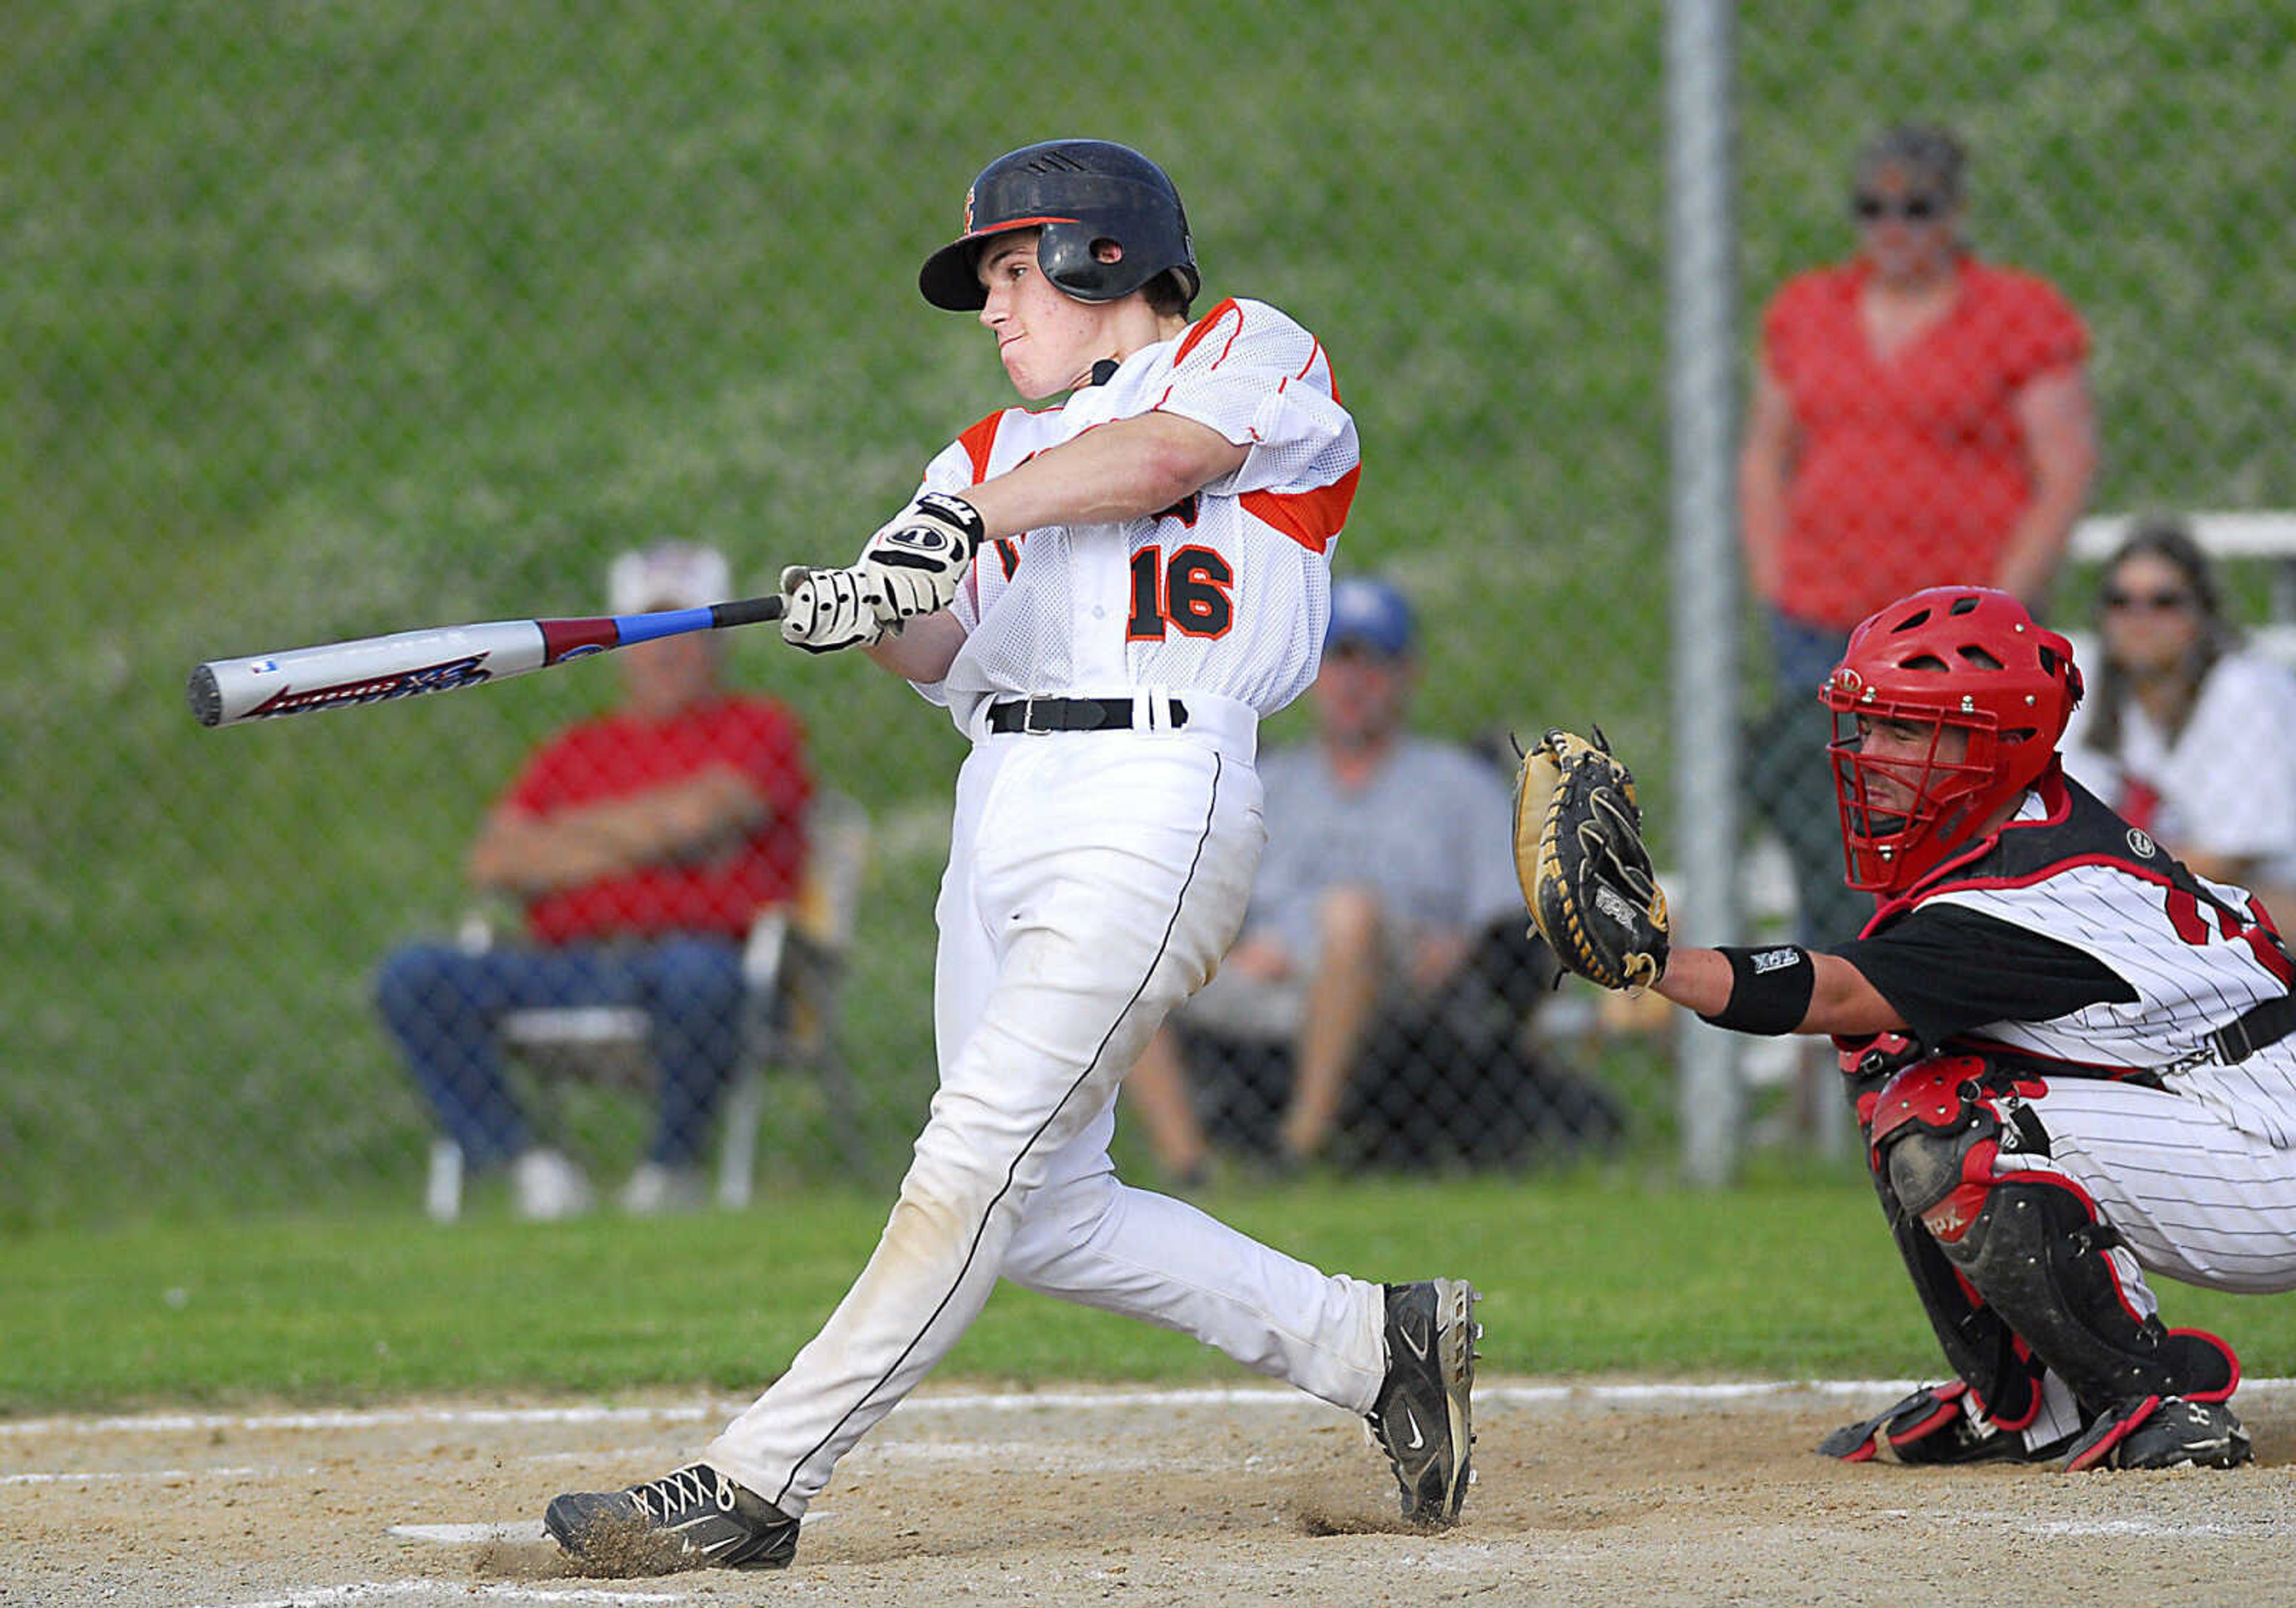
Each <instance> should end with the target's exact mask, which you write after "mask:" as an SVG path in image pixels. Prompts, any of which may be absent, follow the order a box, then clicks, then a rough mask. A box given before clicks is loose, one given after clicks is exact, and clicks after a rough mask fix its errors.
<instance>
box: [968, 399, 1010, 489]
mask: <svg viewBox="0 0 2296 1608" xmlns="http://www.w3.org/2000/svg"><path fill="white" fill-rule="evenodd" d="M1004 420H1005V415H1004V414H1002V413H991V414H989V415H988V418H986V419H983V420H980V422H979V423H978V424H974V425H971V426H968V427H967V428H966V429H965V432H964V434H963V435H962V436H959V437H957V438H956V439H957V442H958V444H959V445H962V446H963V447H964V455H965V456H966V457H968V458H970V459H972V483H973V485H975V486H978V485H980V483H981V482H982V481H983V480H986V479H988V454H989V453H991V452H993V451H995V450H996V429H997V427H998V426H999V425H1000V424H1002V423H1003V422H1004Z"/></svg>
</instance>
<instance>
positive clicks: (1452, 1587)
mask: <svg viewBox="0 0 2296 1608" xmlns="http://www.w3.org/2000/svg"><path fill="white" fill-rule="evenodd" d="M1911 1383H1912V1382H1910V1381H1905V1380H1879V1381H1859V1382H1848V1381H1833V1382H1824V1383H1816V1384H1810V1383H1804V1384H1749V1383H1677V1382H1658V1381H1636V1380H1598V1381H1574V1382H1570V1383H1558V1382H1547V1381H1541V1380H1536V1379H1527V1378H1517V1379H1508V1378H1492V1377H1488V1376H1487V1377H1486V1378H1484V1379H1483V1380H1482V1381H1480V1382H1479V1384H1478V1385H1477V1390H1476V1403H1477V1426H1478V1431H1479V1440H1478V1441H1477V1444H1476V1448H1475V1467H1476V1470H1477V1476H1478V1478H1477V1483H1476V1485H1475V1488H1474V1490H1473V1491H1472V1493H1471V1495H1470V1497H1469V1498H1468V1502H1467V1507H1466V1512H1465V1514H1464V1518H1463V1520H1462V1522H1461V1523H1460V1524H1459V1525H1458V1526H1457V1527H1456V1528H1455V1529H1452V1530H1443V1531H1437V1532H1431V1533H1430V1532H1423V1531H1418V1530H1412V1529H1410V1528H1408V1527H1406V1526H1405V1525H1404V1524H1403V1523H1402V1522H1400V1521H1399V1519H1398V1517H1397V1504H1396V1493H1395V1489H1394V1483H1393V1481H1392V1479H1391V1478H1390V1475H1389V1474H1388V1472H1387V1469H1386V1465H1385V1463H1384V1461H1383V1460H1382V1458H1381V1457H1380V1456H1379V1454H1378V1452H1377V1451H1376V1450H1375V1449H1374V1447H1373V1446H1372V1444H1371V1441H1370V1440H1369V1437H1368V1436H1367V1434H1366V1433H1365V1430H1364V1427H1363V1425H1362V1424H1361V1422H1360V1421H1359V1420H1357V1419H1355V1418H1352V1417H1350V1416H1349V1415H1347V1414H1345V1413H1341V1412H1339V1411H1337V1410H1336V1409H1333V1408H1329V1407H1326V1406H1324V1405H1323V1404H1321V1403H1318V1402H1315V1401H1312V1400H1308V1399H1307V1398H1305V1397H1302V1396H1300V1395H1298V1394H1296V1393H1293V1392H1288V1391H1283V1390H1279V1389H1275V1388H1271V1387H1261V1386H1256V1385H1254V1386H1244V1387H1240V1388H1237V1389H1233V1390H1218V1389H1199V1390H1153V1391H1150V1390H1126V1389H1120V1388H1098V1387H1078V1388H1072V1389H1071V1388H1060V1389H1040V1390H1035V1391H1025V1392H1005V1391H996V1390H992V1389H985V1388H971V1387H965V1386H961V1385H956V1384H950V1385H946V1386H936V1387H929V1388H928V1389H927V1390H925V1391H923V1392H920V1393H919V1394H918V1395H917V1396H916V1397H914V1399H912V1400H910V1401H909V1402H907V1403H906V1404H905V1405H904V1406H903V1407H901V1408H899V1409H898V1410H897V1411H896V1412H895V1413H894V1414H893V1415H892V1416H890V1417H889V1418H888V1419H887V1420H886V1421H885V1422H884V1423H883V1424H881V1425H880V1426H878V1428H877V1429H876V1430H875V1431H874V1432H873V1433H872V1434H871V1435H870V1436H869V1437H868V1438H867V1439H866V1440H865V1441H863V1442H862V1443H861V1445H860V1446H859V1447H858V1448H857V1449H855V1451H854V1452H853V1453H852V1455H851V1456H849V1457H848V1458H847V1459H846V1461H845V1462H844V1464H843V1465H841V1466H840V1468H839V1470H838V1473H837V1477H836V1478H835V1480H833V1481H832V1483H831V1485H830V1488H829V1490H827V1491H826V1492H824V1495H823V1497H822V1498H821V1499H820V1500H819V1501H818V1502H817V1503H816V1505H815V1507H814V1510H813V1511H812V1512H811V1513H810V1514H808V1515H807V1522H806V1524H805V1527H804V1530H803V1532H802V1536H801V1539H800V1540H799V1546H798V1554H797V1561H796V1563H795V1564H794V1566H793V1567H791V1569H790V1570H789V1571H786V1572H785V1573H778V1574H752V1573H729V1572H724V1571H709V1570H699V1571H690V1572H686V1573H681V1574H674V1575H668V1576H662V1577H653V1578H644V1579H609V1578H597V1577H594V1576H590V1575H586V1574H584V1573H583V1572H581V1567H580V1565H579V1564H578V1563H575V1562H574V1561H573V1560H570V1559H568V1558H566V1557H565V1556H563V1555H562V1554H561V1553H560V1552H559V1551H558V1549H557V1547H555V1546H554V1545H553V1544H552V1543H551V1542H550V1541H549V1540H548V1539H546V1538H545V1536H544V1534H543V1532H542V1530H541V1526H540V1523H539V1521H538V1515H539V1514H540V1513H541V1510H542V1508H543V1506H544V1505H545V1503H546V1502H547V1501H548V1500H549V1499H550V1498H551V1497H552V1496H553V1494H555V1493H556V1492H558V1491H561V1490H576V1489H604V1488H608V1487H611V1486H614V1485H620V1484H625V1483H627V1482H629V1481H633V1480H637V1479H643V1478H650V1477H652V1476H653V1475H655V1474H659V1473H664V1472H666V1471H667V1470H668V1469H669V1468H671V1467H672V1466H674V1465H676V1464H678V1463H680V1462H683V1461H685V1460H688V1459H690V1458H691V1457H693V1455H694V1452H695V1450H696V1449H698V1448H699V1447H700V1446H701V1445H702V1444H703V1443H704V1442H706V1441H708V1440H709V1438H710V1436H711V1435H713V1434H714V1433H716V1432H717V1427H718V1426H719V1425H720V1424H722V1423H723V1422H724V1421H725V1420H726V1418H728V1417H730V1416H732V1415H733V1414H734V1413H735V1412H737V1411H738V1410H739V1409H740V1408H741V1406H742V1403H741V1402H739V1401H736V1400H709V1399H704V1398H701V1397H700V1396H697V1395H693V1394H680V1395H671V1394H662V1395H659V1396H648V1397H639V1398H624V1399H619V1400H616V1401H614V1402H612V1403H610V1404H604V1403H574V1404H569V1403H564V1402H540V1401H536V1402H522V1403H512V1404H505V1403H501V1402H468V1401H424V1402H417V1403H407V1404H402V1405H398V1406H391V1407H383V1408H362V1409H349V1408H345V1409H338V1410H318V1411H311V1410H281V1411H262V1410H250V1411H245V1412H238V1413H196V1414H150V1415H139V1416H117V1417H55V1418H43V1419H37V1420H19V1421H15V1422H7V1423H0V1535H4V1536H5V1537H6V1538H7V1540H6V1542H5V1543H4V1545H0V1604H6V1605H7V1608H14V1605H15V1604H27V1605H29V1604H43V1605H45V1604H80V1603H102V1604H116V1605H118V1608H160V1605H162V1604H164V1605H166V1608H323V1605H332V1604H406V1605H408V1608H424V1605H427V1604H441V1605H443V1604H471V1603H484V1604H733V1603H745V1604H746V1603H756V1602H761V1601H767V1600H775V1601H778V1600H784V1599H785V1600H789V1601H793V1602H815V1603H839V1604H865V1605H866V1604H909V1603H939V1602H945V1601H951V1600H956V1599H960V1598H961V1599H963V1600H965V1601H968V1602H972V1603H986V1604H1004V1603H1013V1604H1020V1603H1032V1604H1063V1603H1087V1602H1115V1603H1132V1604H1220V1605H1222V1608H1226V1605H1227V1604H1251V1603H1261V1602H1272V1601H1285V1602H1298V1603H1320V1602H1332V1603H1346V1604H1378V1603H1390V1602H1391V1603H1398V1604H1401V1603H1409V1604H1429V1603H1441V1602H1451V1601H1463V1600H1472V1601H1475V1602H1478V1603H1518V1602H1520V1603H1576V1602H1587V1603H1600V1604H1604V1605H1605V1608H1615V1604H1618V1603H1620V1601H1628V1602H1631V1601H1634V1600H1636V1599H1637V1598H1641V1599H1644V1600H1648V1601H1651V1602H1653V1603H1668V1604H1673V1603H1716V1604H1720V1603H1762V1602H1777V1603H1788V1602H1794V1603H1807V1602H1818V1601H1825V1602H1859V1601H1874V1602H1890V1603H1892V1604H1902V1603H1907V1602H1915V1603H1918V1602H1929V1601H1935V1602H1945V1601H1948V1600H1953V1599H1956V1598H1957V1597H1962V1596H1967V1595H1968V1594H1970V1593H1972V1592H1977V1593H1978V1594H1979V1595H1996V1593H1995V1592H1994V1591H1993V1589H1992V1588H1985V1587H1984V1584H1983V1583H1984V1582H1989V1581H1990V1582H1994V1583H1995V1585H1996V1586H2005V1584H2006V1580H2007V1579H2008V1577H2013V1590H2014V1592H2015V1595H2016V1596H2018V1597H2019V1599H2020V1600H2021V1602H2025V1603H2050V1602H2064V1603H2073V1602H2080V1603H2083V1604H2093V1603H2094V1601H2095V1594H2096V1590H2097V1584H2098V1582H2099V1581H2100V1580H2108V1579H2109V1580H2112V1581H2113V1582H2114V1585H2113V1588H2112V1590H2113V1595H2114V1596H2116V1598H2122V1599H2127V1600H2136V1599H2138V1598H2161V1597H2171V1596H2176V1597H2183V1598H2186V1599H2189V1600H2199V1601H2212V1600H2223V1599H2227V1598H2232V1597H2235V1596H2237V1597H2242V1598H2245V1599H2247V1600H2251V1601H2274V1600H2289V1599H2291V1598H2296V1546H2292V1545H2291V1542H2292V1540H2296V1490H2292V1485H2291V1481H2290V1480H2289V1478H2288V1470H2289V1467H2290V1465H2292V1464H2296V1384H2292V1383H2291V1382H2289V1381H2286V1380H2264V1381H2251V1382H2249V1383H2247V1384H2243V1386H2242V1388H2241V1391H2240V1393H2239V1395H2238V1396H2237V1397H2236V1398H2235V1406H2236V1407H2237V1408H2239V1410H2240V1411H2241V1413H2242V1415H2243V1417H2244V1418H2245V1420H2246V1421H2247V1424H2248V1426H2249V1429H2250V1431H2251V1434H2252V1435H2253V1437H2254V1440H2255V1446H2256V1455H2257V1461H2256V1464H2255V1465H2254V1466H2251V1467H2249V1468H2243V1469H2238V1470H2235V1471H2232V1472H2229V1473H2224V1472H2202V1471H2194V1470H2177V1471H2170V1472H2167V1473H2094V1474H2085V1475H2069V1474H2062V1473H2057V1472H2055V1471H2054V1469H2052V1468H2048V1467H2027V1466H2021V1465H2000V1464H1993V1465H1980V1466H1976V1467H1971V1468H1962V1469H1937V1468H1900V1467H1896V1466H1890V1465H1876V1464H1864V1465H1848V1464H1841V1463H1836V1462H1833V1461H1831V1460H1830V1459H1827V1458H1824V1457H1818V1456H1817V1455H1816V1453H1815V1452H1814V1451H1813V1448H1814V1447H1815V1446H1816V1442H1817V1441H1818V1440H1819V1439H1820V1438H1821V1437H1822V1436H1823V1435H1824V1434H1825V1432H1826V1431H1828V1430H1830V1429H1832V1428H1833V1427H1834V1426H1836V1425H1837V1424H1841V1423H1843V1422H1846V1421H1849V1420H1850V1419H1854V1418H1857V1417H1861V1416H1865V1415H1866V1414H1867V1413H1870V1412H1874V1411H1877V1410H1879V1409H1880V1408H1882V1407H1883V1406H1885V1405H1887V1404H1888V1403H1889V1402H1890V1401H1891V1400H1895V1399H1896V1398H1897V1397H1898V1396H1899V1395H1901V1394H1903V1393H1904V1392H1906V1391H1907V1389H1909V1388H1911ZM2005 1571H2008V1576H2007V1577H2005Z"/></svg>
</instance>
